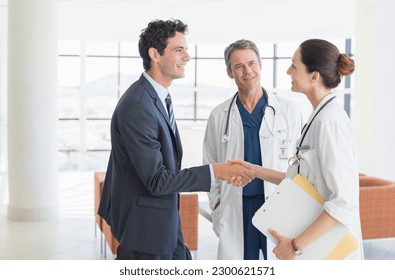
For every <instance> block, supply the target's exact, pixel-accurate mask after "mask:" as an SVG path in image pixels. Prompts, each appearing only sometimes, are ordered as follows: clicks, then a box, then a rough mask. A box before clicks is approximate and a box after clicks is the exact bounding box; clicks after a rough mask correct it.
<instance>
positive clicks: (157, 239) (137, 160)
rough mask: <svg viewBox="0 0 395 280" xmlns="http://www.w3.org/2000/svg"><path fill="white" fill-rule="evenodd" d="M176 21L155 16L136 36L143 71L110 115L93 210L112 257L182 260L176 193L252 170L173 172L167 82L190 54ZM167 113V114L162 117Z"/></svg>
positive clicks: (241, 180) (174, 137) (175, 154)
mask: <svg viewBox="0 0 395 280" xmlns="http://www.w3.org/2000/svg"><path fill="white" fill-rule="evenodd" d="M186 33H187V25H185V24H184V23H183V22H181V21H179V20H167V21H162V20H156V21H152V22H150V23H149V24H148V27H147V28H145V29H144V30H143V32H142V34H141V35H140V40H139V52H140V56H141V57H142V59H143V65H144V69H145V72H144V73H143V74H142V75H141V77H140V78H139V80H137V81H136V82H135V83H134V84H132V85H131V86H130V87H129V89H128V90H127V91H126V92H125V93H124V95H123V96H122V97H121V99H120V100H119V103H118V104H117V106H116V108H115V111H114V114H113V117H112V120H111V144H112V150H111V155H110V159H109V163H108V167H107V172H106V178H105V183H104V189H103V194H102V198H101V201H100V205H99V210H98V214H99V215H100V216H102V217H103V218H104V219H105V220H106V221H107V223H108V224H109V225H110V227H111V231H112V233H113V235H114V236H115V238H116V239H117V240H118V241H119V243H120V246H119V248H118V251H117V259H145V260H147V259H158V260H159V259H180V260H182V259H187V258H188V249H187V248H186V247H185V245H184V241H183V236H182V232H181V225H180V216H179V212H178V203H179V202H178V198H179V195H178V193H179V192H194V191H206V192H208V191H209V190H210V186H211V185H212V184H213V183H214V181H215V180H216V179H221V180H231V181H232V182H233V181H234V178H238V179H237V180H236V181H237V183H236V184H237V185H239V186H243V185H245V184H246V183H248V182H249V181H250V180H252V179H253V178H254V173H253V171H250V170H248V169H246V168H245V167H243V166H241V165H237V164H231V163H215V164H212V165H203V166H198V167H192V168H188V169H183V170H181V160H182V153H183V151H182V145H181V140H180V135H179V133H178V129H177V127H176V125H175V121H174V115H173V114H172V109H171V106H169V105H167V103H166V102H167V101H166V100H167V99H166V98H167V97H168V91H167V88H168V87H169V86H170V85H171V83H172V81H173V80H174V79H177V78H183V77H184V75H185V74H184V68H185V65H186V64H187V62H188V61H189V60H190V56H189V55H188V53H187V43H186V39H185V34H186ZM169 114H170V115H169Z"/></svg>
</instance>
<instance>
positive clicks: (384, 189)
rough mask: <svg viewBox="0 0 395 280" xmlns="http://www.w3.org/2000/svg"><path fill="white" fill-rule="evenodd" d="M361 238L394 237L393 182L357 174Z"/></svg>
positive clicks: (394, 189)
mask: <svg viewBox="0 0 395 280" xmlns="http://www.w3.org/2000/svg"><path fill="white" fill-rule="evenodd" d="M359 187H360V189H359V191H360V194H359V201H360V215H361V227H362V239H374V238H387V237H395V182H391V181H387V180H384V179H381V178H377V177H373V176H366V175H365V176H363V175H362V176H359Z"/></svg>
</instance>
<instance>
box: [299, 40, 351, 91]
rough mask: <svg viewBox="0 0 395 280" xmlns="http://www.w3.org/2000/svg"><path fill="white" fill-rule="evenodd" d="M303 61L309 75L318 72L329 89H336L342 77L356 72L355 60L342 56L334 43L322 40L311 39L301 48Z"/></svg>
mask: <svg viewBox="0 0 395 280" xmlns="http://www.w3.org/2000/svg"><path fill="white" fill-rule="evenodd" d="M299 49H300V54H301V60H302V62H303V64H304V65H306V69H307V71H308V72H309V73H312V72H314V71H317V72H319V73H320V75H321V77H322V82H323V84H324V86H325V87H327V88H330V89H332V88H335V87H337V86H338V85H339V84H340V82H341V77H342V76H347V75H351V74H352V73H353V72H354V67H355V66H354V60H353V59H351V58H349V57H348V56H347V55H346V54H341V53H340V52H339V49H338V48H337V47H336V46H335V45H334V44H332V43H330V42H328V41H326V40H322V39H309V40H306V41H304V42H303V43H302V44H300V46H299Z"/></svg>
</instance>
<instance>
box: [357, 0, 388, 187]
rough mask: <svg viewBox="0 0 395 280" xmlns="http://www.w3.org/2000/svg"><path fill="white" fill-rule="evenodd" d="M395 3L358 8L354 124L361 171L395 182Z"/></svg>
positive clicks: (378, 1) (379, 1)
mask: <svg viewBox="0 0 395 280" xmlns="http://www.w3.org/2000/svg"><path fill="white" fill-rule="evenodd" d="M394 10H395V2H394V1H388V0H360V1H358V5H357V6H356V11H357V12H356V51H355V59H356V63H357V64H356V66H357V68H356V79H355V94H354V98H355V115H354V120H355V125H356V131H357V143H358V153H359V162H360V170H361V172H364V173H367V174H369V175H373V176H377V177H382V178H385V179H389V180H393V181H395V164H394V162H393V158H395V145H394V143H395V129H394V121H395V110H394V104H395V83H394V76H395V64H394V61H395V53H394V51H393V50H394V49H395V37H394V36H393V34H395V21H394V17H393V13H392V11H394Z"/></svg>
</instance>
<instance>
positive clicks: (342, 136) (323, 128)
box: [287, 94, 364, 259]
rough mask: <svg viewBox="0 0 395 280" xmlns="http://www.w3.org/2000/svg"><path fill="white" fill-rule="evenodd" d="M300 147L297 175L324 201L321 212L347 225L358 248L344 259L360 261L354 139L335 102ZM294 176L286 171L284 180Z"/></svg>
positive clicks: (335, 101) (293, 173)
mask: <svg viewBox="0 0 395 280" xmlns="http://www.w3.org/2000/svg"><path fill="white" fill-rule="evenodd" d="M333 96H334V95H333V94H329V95H328V96H326V97H325V98H324V99H323V100H322V101H321V102H320V104H319V105H318V106H317V108H316V109H315V110H314V112H313V113H312V114H311V116H310V118H309V121H308V123H310V122H311V119H312V117H313V116H314V115H315V114H316V113H317V111H318V110H319V109H320V108H321V106H322V105H323V104H324V103H325V102H326V101H327V100H328V99H330V98H331V97H333ZM303 133H304V131H303ZM299 142H300V140H298V142H297V145H298V146H299ZM302 146H305V147H306V149H302V150H301V151H300V156H301V161H300V173H302V174H304V175H306V176H307V178H308V179H309V180H310V182H311V183H312V184H313V186H315V188H316V189H317V191H318V192H319V193H320V195H321V196H322V197H323V198H324V201H325V203H324V209H325V210H326V211H327V212H328V213H329V215H331V216H332V217H334V218H335V219H337V220H338V221H339V222H341V223H343V224H344V225H346V226H347V227H348V228H349V229H350V231H351V232H352V233H353V235H354V236H355V237H356V238H357V239H358V241H359V243H360V246H359V248H358V249H357V250H356V251H354V252H353V253H352V254H351V255H349V256H348V257H347V259H363V258H364V256H363V244H362V233H361V222H360V214H359V181H358V160H357V155H356V143H355V137H354V133H353V128H352V126H351V121H350V119H349V117H348V116H347V114H346V112H345V111H344V109H343V107H342V106H341V105H340V104H339V103H338V102H337V100H336V98H335V99H334V100H332V101H331V102H330V103H328V105H327V106H326V107H325V108H324V109H322V111H321V112H320V113H319V114H318V115H317V117H316V118H315V119H314V121H313V122H312V125H311V127H310V128H309V130H308V131H307V134H306V137H305V138H304V140H303V143H302ZM296 174H297V168H293V167H289V168H288V171H287V177H289V178H293V177H294V176H295V175H296Z"/></svg>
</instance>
